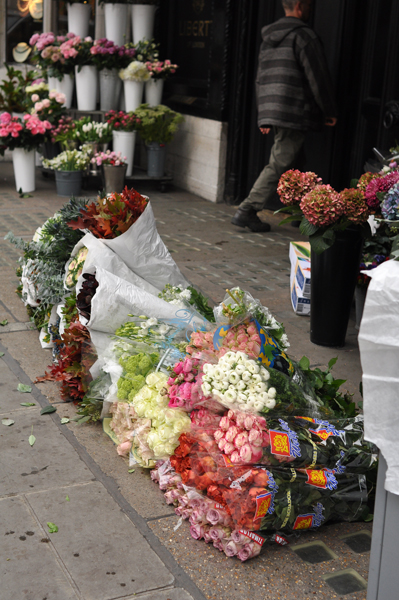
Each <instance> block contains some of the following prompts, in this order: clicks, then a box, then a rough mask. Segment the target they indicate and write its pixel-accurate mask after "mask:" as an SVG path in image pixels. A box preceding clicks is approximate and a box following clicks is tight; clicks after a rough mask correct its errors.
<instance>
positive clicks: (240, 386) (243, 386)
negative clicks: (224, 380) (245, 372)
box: [236, 381, 247, 392]
mask: <svg viewBox="0 0 399 600" xmlns="http://www.w3.org/2000/svg"><path fill="white" fill-rule="evenodd" d="M236 388H237V390H240V392H241V391H243V390H245V389H246V388H247V386H246V383H245V381H239V382H238V383H237V385H236Z"/></svg>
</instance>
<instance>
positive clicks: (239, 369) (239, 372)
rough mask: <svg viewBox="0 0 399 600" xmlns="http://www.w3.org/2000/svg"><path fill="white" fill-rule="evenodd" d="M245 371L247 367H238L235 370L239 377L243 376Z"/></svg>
mask: <svg viewBox="0 0 399 600" xmlns="http://www.w3.org/2000/svg"><path fill="white" fill-rule="evenodd" d="M244 371H245V365H237V366H236V368H235V372H236V373H238V375H242V374H243V373H244Z"/></svg>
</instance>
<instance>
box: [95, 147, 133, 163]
mask: <svg viewBox="0 0 399 600" xmlns="http://www.w3.org/2000/svg"><path fill="white" fill-rule="evenodd" d="M126 161H127V158H126V156H124V157H123V158H122V153H121V152H118V153H117V152H111V150H107V151H106V152H96V154H95V155H94V156H93V158H92V159H91V162H92V163H93V164H94V165H97V167H101V165H112V166H113V167H120V166H123V165H125V164H126Z"/></svg>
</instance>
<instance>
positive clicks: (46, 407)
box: [40, 404, 57, 415]
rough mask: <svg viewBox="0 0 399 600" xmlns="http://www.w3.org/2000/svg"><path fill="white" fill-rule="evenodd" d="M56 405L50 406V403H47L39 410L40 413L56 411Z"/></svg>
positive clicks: (46, 413)
mask: <svg viewBox="0 0 399 600" xmlns="http://www.w3.org/2000/svg"><path fill="white" fill-rule="evenodd" d="M56 410H57V407H56V406H52V405H51V404H49V405H48V406H45V407H44V408H42V410H41V411H40V414H41V415H49V414H51V413H53V412H56Z"/></svg>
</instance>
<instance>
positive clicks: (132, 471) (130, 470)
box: [128, 469, 136, 473]
mask: <svg viewBox="0 0 399 600" xmlns="http://www.w3.org/2000/svg"><path fill="white" fill-rule="evenodd" d="M135 470H136V469H129V471H128V473H134V472H135Z"/></svg>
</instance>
